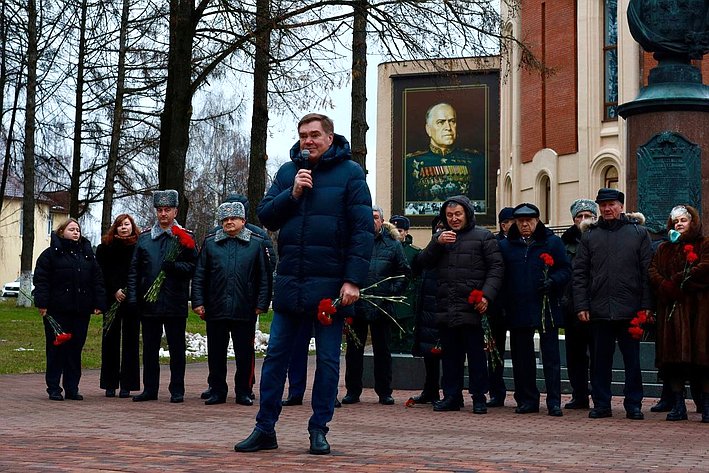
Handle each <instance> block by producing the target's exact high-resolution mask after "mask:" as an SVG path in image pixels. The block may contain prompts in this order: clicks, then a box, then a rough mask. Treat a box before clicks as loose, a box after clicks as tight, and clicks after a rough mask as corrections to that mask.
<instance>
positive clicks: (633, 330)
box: [628, 325, 644, 340]
mask: <svg viewBox="0 0 709 473" xmlns="http://www.w3.org/2000/svg"><path fill="white" fill-rule="evenodd" d="M643 332H644V330H643V329H642V328H641V327H637V326H635V325H634V326H632V327H630V328H629V329H628V333H630V336H631V337H633V338H634V339H635V340H640V339H641V338H642V337H643Z"/></svg>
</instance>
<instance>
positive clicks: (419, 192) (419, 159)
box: [404, 103, 487, 210]
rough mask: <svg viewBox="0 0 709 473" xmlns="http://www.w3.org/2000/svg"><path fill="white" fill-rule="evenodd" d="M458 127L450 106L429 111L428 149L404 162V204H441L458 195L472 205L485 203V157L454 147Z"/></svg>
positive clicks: (474, 151)
mask: <svg viewBox="0 0 709 473" xmlns="http://www.w3.org/2000/svg"><path fill="white" fill-rule="evenodd" d="M457 126H458V125H457V122H456V112H455V109H454V108H453V106H451V105H450V104H447V103H438V104H435V105H433V106H432V107H431V108H429V109H428V111H427V112H426V134H427V135H428V136H429V138H430V143H429V149H428V150H425V151H417V152H414V153H409V154H407V155H406V159H405V160H404V161H405V162H404V172H405V177H404V182H405V188H406V195H405V197H404V200H405V201H406V202H405V204H406V203H408V202H411V201H414V202H416V201H419V202H420V201H441V202H442V201H445V200H446V199H448V198H449V197H452V196H454V195H458V194H462V195H465V196H466V197H468V198H469V199H470V200H472V201H483V202H484V201H485V200H486V197H487V195H486V187H485V156H484V155H483V154H482V153H480V152H478V151H477V150H469V149H460V148H456V147H455V141H456V139H457V138H458V128H457ZM481 210H485V209H481Z"/></svg>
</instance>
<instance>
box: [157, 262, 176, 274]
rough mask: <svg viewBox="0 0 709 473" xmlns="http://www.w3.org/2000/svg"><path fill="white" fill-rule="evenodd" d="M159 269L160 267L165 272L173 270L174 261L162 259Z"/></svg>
mask: <svg viewBox="0 0 709 473" xmlns="http://www.w3.org/2000/svg"><path fill="white" fill-rule="evenodd" d="M160 269H162V270H163V271H165V272H166V273H169V272H171V271H174V270H175V262H174V261H163V262H162V266H160Z"/></svg>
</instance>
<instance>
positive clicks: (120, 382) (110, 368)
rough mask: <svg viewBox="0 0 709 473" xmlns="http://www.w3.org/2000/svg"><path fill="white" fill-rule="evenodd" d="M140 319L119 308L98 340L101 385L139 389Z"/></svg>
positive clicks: (112, 387) (103, 387)
mask: <svg viewBox="0 0 709 473" xmlns="http://www.w3.org/2000/svg"><path fill="white" fill-rule="evenodd" d="M139 354H140V320H139V319H138V316H137V315H136V314H134V313H130V312H127V311H126V310H125V308H123V309H119V311H118V314H116V318H115V319H114V320H113V324H112V325H111V327H110V329H109V330H108V331H106V329H105V328H104V330H103V340H102V343H101V381H100V382H101V384H100V386H101V389H116V388H118V387H119V386H120V388H122V389H127V390H128V391H137V390H139V389H140V356H139Z"/></svg>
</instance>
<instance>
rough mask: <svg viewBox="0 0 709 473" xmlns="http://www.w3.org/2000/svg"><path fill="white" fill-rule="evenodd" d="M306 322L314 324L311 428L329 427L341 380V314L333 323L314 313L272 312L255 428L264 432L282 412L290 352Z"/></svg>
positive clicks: (272, 425)
mask: <svg viewBox="0 0 709 473" xmlns="http://www.w3.org/2000/svg"><path fill="white" fill-rule="evenodd" d="M303 324H310V325H311V326H314V328H315V353H316V355H315V360H316V367H315V380H314V381H313V395H312V407H313V415H312V416H311V417H310V421H309V422H308V430H321V431H323V432H325V433H327V431H328V427H327V423H328V422H330V421H331V420H332V416H333V414H334V412H335V397H336V396H337V386H338V384H339V381H340V349H341V344H342V325H343V319H342V317H337V316H335V317H333V320H332V325H327V326H326V325H323V324H321V323H320V322H317V320H316V318H315V314H314V313H313V315H312V316H310V315H307V316H306V315H303V314H294V313H281V312H274V313H273V322H271V335H270V338H269V341H268V350H267V352H266V358H265V359H264V361H263V368H262V369H261V389H260V399H261V401H260V407H259V411H258V414H256V428H257V429H258V430H260V431H262V432H265V433H269V434H270V433H273V432H275V426H276V422H278V416H279V415H280V413H281V408H282V405H281V399H282V398H283V390H284V387H285V383H286V373H287V371H288V364H289V363H290V359H291V355H292V354H293V350H294V348H295V346H296V345H297V344H298V336H297V335H298V334H299V333H301V330H303Z"/></svg>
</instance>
